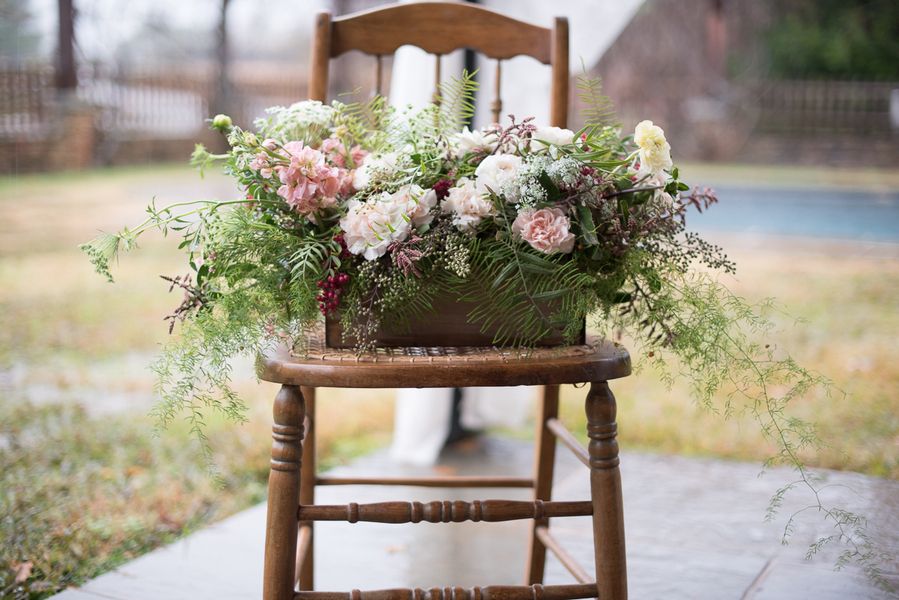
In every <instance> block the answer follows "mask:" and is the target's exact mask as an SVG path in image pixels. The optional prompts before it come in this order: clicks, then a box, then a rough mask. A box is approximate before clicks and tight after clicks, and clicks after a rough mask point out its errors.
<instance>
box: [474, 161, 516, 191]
mask: <svg viewBox="0 0 899 600" xmlns="http://www.w3.org/2000/svg"><path fill="white" fill-rule="evenodd" d="M520 167H521V158H520V157H518V156H515V155H514V154H493V155H491V156H488V157H487V158H485V159H484V160H482V161H481V164H479V165H478V168H477V169H475V172H474V175H475V186H476V187H477V189H478V193H479V194H489V193H490V192H493V193H494V194H500V193H502V188H503V185H505V184H506V183H508V182H509V181H512V180H513V179H515V176H516V175H518V169H519V168H520Z"/></svg>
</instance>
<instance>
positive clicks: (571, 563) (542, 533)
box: [534, 527, 590, 583]
mask: <svg viewBox="0 0 899 600" xmlns="http://www.w3.org/2000/svg"><path fill="white" fill-rule="evenodd" d="M534 534H535V535H536V536H537V539H538V540H540V542H541V543H542V544H543V545H544V546H545V547H546V549H547V550H549V551H550V552H552V553H553V554H555V556H556V558H558V559H559V562H560V563H562V566H563V567H565V568H566V569H568V572H569V573H571V575H572V577H574V578H575V579H576V580H577V581H578V583H590V576H589V575H588V574H587V571H585V570H584V568H583V567H582V566H581V565H579V564H578V562H577V561H576V560H574V557H573V556H571V555H570V554H568V552H567V551H566V550H565V548H563V547H562V546H561V545H559V541H558V540H557V539H556V538H554V537H553V536H552V534H551V533H550V532H549V529H547V528H546V527H537V528H536V529H534Z"/></svg>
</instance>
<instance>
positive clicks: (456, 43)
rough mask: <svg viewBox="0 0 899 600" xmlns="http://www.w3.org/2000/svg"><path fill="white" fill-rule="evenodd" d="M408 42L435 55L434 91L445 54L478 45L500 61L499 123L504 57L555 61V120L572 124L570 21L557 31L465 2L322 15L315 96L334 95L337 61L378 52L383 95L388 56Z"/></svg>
mask: <svg viewBox="0 0 899 600" xmlns="http://www.w3.org/2000/svg"><path fill="white" fill-rule="evenodd" d="M404 45H412V46H417V47H419V48H421V49H422V50H424V51H425V52H429V53H431V54H434V55H435V69H434V71H435V73H434V79H435V89H436V86H437V83H439V82H440V57H441V56H442V55H444V54H448V53H450V52H452V51H453V50H457V49H459V48H471V49H473V50H477V51H478V52H480V53H482V54H484V55H485V56H487V57H489V58H493V59H495V60H496V79H495V83H494V90H493V91H494V99H493V102H492V103H491V110H492V111H493V118H494V121H499V118H500V113H501V111H502V98H501V97H500V81H501V75H502V73H501V65H502V61H503V60H504V59H508V58H512V57H513V56H518V55H525V56H530V57H533V58H535V59H537V60H538V61H540V62H541V63H543V64H545V65H550V67H551V68H552V84H551V94H550V124H551V125H555V126H556V127H566V126H567V124H568V20H567V19H565V18H564V17H556V19H555V23H554V24H553V27H552V28H546V27H538V26H536V25H532V24H530V23H525V22H524V21H518V20H515V19H512V18H510V17H507V16H505V15H502V14H500V13H497V12H494V11H492V10H488V9H486V8H482V7H480V6H476V5H473V4H467V3H462V2H412V3H408V4H405V3H403V4H391V5H389V6H384V7H380V8H375V9H372V10H367V11H363V12H358V13H353V14H350V15H346V16H343V17H338V18H336V19H335V18H332V17H331V13H328V12H322V13H319V14H318V16H317V19H316V24H315V32H314V35H313V39H312V58H311V65H310V69H309V77H310V79H309V97H310V98H311V99H313V100H321V101H326V100H327V95H328V70H329V65H330V60H331V59H332V58H335V57H337V56H340V55H341V54H343V53H344V52H348V51H350V50H359V51H361V52H363V53H365V54H371V55H373V56H374V57H375V92H376V93H378V94H380V93H382V90H381V86H382V57H383V56H385V55H391V54H393V53H394V52H395V51H396V49H397V48H399V47H400V46H404Z"/></svg>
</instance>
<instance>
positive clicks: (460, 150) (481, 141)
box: [449, 126, 499, 158]
mask: <svg viewBox="0 0 899 600" xmlns="http://www.w3.org/2000/svg"><path fill="white" fill-rule="evenodd" d="M498 141H499V138H498V137H497V135H496V133H495V132H492V131H484V130H482V129H475V130H474V131H471V130H470V129H469V128H468V127H467V126H466V127H465V129H463V130H462V131H461V132H459V133H457V134H455V135H454V136H452V137H450V139H449V148H450V154H451V155H452V156H453V157H454V158H461V157H462V156H464V155H466V154H468V153H469V152H474V151H476V150H486V151H488V152H492V151H493V150H494V149H495V148H496V144H497V142H498Z"/></svg>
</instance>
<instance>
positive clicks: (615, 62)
mask: <svg viewBox="0 0 899 600" xmlns="http://www.w3.org/2000/svg"><path fill="white" fill-rule="evenodd" d="M378 4H381V3H380V2H376V1H365V0H331V1H326V0H303V1H299V0H268V1H267V2H253V1H252V0H196V1H193V2H183V1H177V0H131V1H129V2H127V3H126V2H122V1H120V0H0V541H2V543H0V597H7V595H9V596H10V597H22V598H32V597H43V596H46V595H49V594H50V593H51V592H53V591H55V590H58V589H61V588H63V587H65V586H67V585H69V584H72V583H77V582H81V581H84V580H85V579H86V578H89V577H92V576H94V575H96V574H98V573H101V572H103V571H106V570H108V569H109V568H111V567H113V566H115V565H118V564H120V563H122V562H123V561H125V560H127V559H129V558H131V557H134V556H136V555H139V554H141V553H143V552H145V551H147V550H148V549H151V548H153V547H155V546H158V545H159V544H162V543H164V542H166V541H169V540H171V539H174V538H175V537H178V536H180V535H183V534H184V533H185V532H189V531H192V530H194V529H196V528H197V527H200V526H202V525H204V524H206V523H209V522H210V521H213V520H216V519H220V518H222V517H223V516H226V515H228V514H231V513H233V512H235V511H237V510H240V509H242V508H245V507H247V506H250V505H251V504H253V503H256V502H259V501H261V500H262V499H263V498H264V492H265V481H266V477H267V473H268V453H269V441H268V439H269V435H270V429H269V427H270V421H269V418H270V417H269V406H270V404H269V402H270V398H272V397H273V395H274V389H273V387H272V386H270V385H268V384H259V383H257V382H256V380H255V379H254V377H253V369H252V364H250V363H247V364H242V365H236V366H235V383H236V386H237V388H238V389H239V390H240V391H241V392H242V393H243V394H244V396H245V397H246V398H247V399H248V401H249V403H250V406H251V411H250V415H249V417H250V422H249V423H248V424H246V425H244V426H240V427H238V426H234V425H231V424H227V423H223V422H218V421H216V420H214V419H213V420H211V421H210V423H209V426H210V441H211V443H212V445H213V447H214V449H215V452H216V461H217V465H218V468H219V470H220V473H221V477H222V482H223V484H224V487H223V488H221V487H216V485H215V484H214V483H213V482H212V480H211V479H210V478H209V477H208V475H207V472H206V468H205V464H204V461H203V458H202V456H201V453H200V452H199V450H198V447H197V446H196V445H195V444H194V443H193V442H192V441H190V438H189V436H188V435H187V433H186V429H187V428H186V426H182V425H181V424H180V423H179V424H176V425H175V426H174V427H173V428H172V429H170V430H168V431H165V432H159V433H158V434H154V431H153V421H152V419H150V418H149V417H148V416H147V413H148V411H149V410H150V409H151V407H152V405H153V378H152V374H151V373H150V372H149V371H148V369H147V365H148V364H149V362H150V361H151V360H152V357H153V355H154V353H155V351H156V349H157V348H158V346H159V344H161V343H165V341H166V339H167V338H168V335H169V334H168V331H167V323H165V322H163V320H162V317H163V316H164V315H166V314H168V313H169V312H170V311H171V308H172V307H174V306H176V305H177V304H178V303H179V302H180V298H179V297H177V294H173V293H169V290H168V286H167V284H166V283H165V282H163V281H162V280H161V279H159V277H158V276H159V275H161V274H168V275H173V274H179V273H182V272H184V271H185V270H186V265H185V264H184V261H183V259H182V257H181V255H180V254H179V253H178V251H177V250H176V246H177V242H176V241H175V240H173V239H170V240H165V239H163V238H162V237H161V236H155V237H153V236H150V237H148V238H146V239H145V241H144V243H143V247H142V248H141V250H140V251H138V252H136V253H134V254H133V255H130V256H128V257H127V258H126V259H125V264H124V265H123V266H122V268H120V269H116V270H115V274H116V275H117V280H118V281H117V283H116V285H109V284H108V283H106V282H105V281H104V280H103V279H101V278H100V277H98V276H96V275H94V274H93V273H92V270H91V267H90V265H89V264H88V261H87V260H86V258H85V257H84V256H83V255H81V254H80V252H79V251H78V250H77V247H76V246H77V244H78V243H80V242H83V241H86V240H87V239H89V238H91V237H93V235H94V234H95V232H96V231H97V230H98V229H103V230H113V229H118V228H121V227H122V226H123V225H126V224H132V223H136V222H138V221H140V220H141V219H142V215H143V208H144V207H145V206H146V205H147V204H148V203H149V202H150V201H151V200H152V199H154V198H155V199H156V201H157V203H158V204H166V203H168V202H172V201H177V200H185V199H199V198H210V197H230V196H232V195H234V194H235V193H237V190H235V189H234V186H233V185H232V184H231V182H230V181H229V180H228V179H226V178H224V176H219V175H216V174H215V173H211V174H207V175H206V178H205V179H201V178H200V177H199V175H198V174H197V173H195V172H194V171H192V170H191V169H190V168H189V167H188V166H187V157H188V156H189V154H190V151H191V150H192V149H193V145H194V143H196V142H203V143H206V144H207V145H210V146H212V147H221V140H220V139H218V137H217V136H216V135H214V134H212V133H211V132H210V131H209V130H208V129H207V127H206V123H204V119H206V118H207V117H209V116H211V115H213V114H216V113H220V112H223V113H228V114H230V115H232V117H233V118H234V120H235V122H236V123H237V124H239V125H243V126H246V125H249V124H250V123H251V121H252V119H253V118H254V117H257V116H260V115H261V114H262V112H263V109H264V108H265V107H267V106H271V105H276V104H289V103H291V102H294V101H297V100H300V99H304V98H305V97H306V89H307V62H308V47H309V42H310V34H311V27H312V23H313V19H314V15H315V13H316V12H317V11H318V10H322V9H327V10H330V11H332V12H333V13H335V14H343V13H347V12H352V11H356V10H361V9H365V8H370V7H372V6H375V5H378ZM482 4H484V5H486V6H488V7H490V8H495V9H497V10H500V11H503V12H507V13H509V14H513V15H515V16H517V17H519V18H523V19H530V20H533V21H534V22H537V23H539V24H542V25H548V24H549V20H548V16H551V15H552V14H553V12H554V10H553V9H556V10H558V11H559V12H561V13H564V14H570V19H571V30H572V36H573V40H574V46H575V48H574V50H573V53H572V57H571V64H572V73H573V74H577V73H579V72H580V71H581V70H582V69H581V67H580V65H581V64H582V61H583V70H584V71H586V72H587V73H588V74H590V75H596V76H599V77H601V78H602V80H603V84H604V89H605V92H606V94H608V95H609V96H610V97H611V99H612V100H613V102H614V103H615V105H616V107H617V109H618V116H619V118H620V120H621V122H622V124H623V127H624V130H625V131H629V130H630V129H631V128H632V127H633V125H634V124H635V123H636V122H638V121H639V120H642V119H652V120H653V121H654V122H655V123H656V124H659V125H661V126H662V127H663V128H664V129H665V131H666V134H667V137H668V139H669V140H670V141H671V144H672V147H673V156H674V159H675V162H676V163H678V164H679V165H680V166H681V173H682V177H683V179H685V180H686V181H688V182H690V183H692V184H695V185H711V186H713V187H715V189H716V190H717V191H718V193H719V197H720V199H721V202H720V204H719V205H717V206H715V207H713V209H712V210H710V211H709V212H708V213H707V214H704V215H701V216H696V218H694V219H692V221H691V222H690V226H691V227H692V228H694V229H696V230H698V231H700V232H701V233H703V234H704V235H706V236H707V237H708V238H710V239H712V240H713V241H715V242H716V243H720V244H721V245H723V246H724V247H725V248H726V249H727V250H728V252H729V253H730V256H731V258H733V259H735V260H736V262H737V264H738V267H739V268H738V273H737V276H736V277H734V278H731V280H730V281H729V285H730V286H731V287H732V288H733V289H734V290H735V291H736V292H738V293H740V294H742V295H744V296H746V297H748V298H749V299H751V300H754V301H761V300H763V299H764V298H766V297H769V296H771V297H775V298H777V299H778V301H779V303H780V306H781V307H782V311H780V312H776V313H774V314H772V318H773V319H774V320H775V322H776V323H777V324H778V328H779V333H778V337H777V339H776V340H775V343H777V344H779V345H781V346H783V347H784V348H786V349H788V350H789V351H790V352H792V353H793V354H794V356H795V357H796V358H797V359H798V360H799V361H800V362H801V363H802V364H804V365H806V366H808V367H810V368H813V369H817V370H819V371H821V372H823V373H825V374H826V375H828V376H829V377H831V378H832V379H833V380H834V382H835V384H836V385H837V386H838V387H839V388H840V389H841V390H843V391H845V392H846V395H845V396H839V395H838V396H837V397H834V398H825V397H808V398H804V399H802V400H801V401H797V402H796V403H795V406H794V407H793V410H794V411H795V413H796V414H797V415H799V416H802V417H805V418H808V419H811V420H813V421H816V422H817V423H818V426H819V432H820V436H821V438H822V440H823V441H824V442H825V444H826V446H825V447H824V448H823V449H821V450H820V451H819V452H817V453H814V454H810V455H809V456H808V460H809V461H810V462H811V463H812V464H814V465H816V466H821V467H827V468H833V469H841V470H852V471H857V472H860V473H864V474H868V475H873V476H877V477H886V478H890V479H897V478H899V399H897V398H899V396H897V394H896V391H897V390H899V366H897V365H899V361H897V360H896V356H897V353H899V342H897V332H899V4H897V3H896V2H894V1H893V0H758V1H754V2H742V1H738V0H645V1H642V0H631V1H629V2H620V3H619V2H612V1H611V0H597V1H596V2H585V1H576V0H566V1H561V0H560V1H558V2H554V3H552V5H551V6H547V3H541V7H540V9H539V10H537V9H534V12H533V14H531V13H529V12H528V11H527V10H525V9H523V8H522V7H523V6H525V5H526V4H527V3H521V2H513V1H512V0H491V1H486V2H482ZM613 17H614V18H613ZM583 38H595V39H594V41H595V43H593V44H592V45H591V46H590V49H589V50H579V49H578V42H577V40H578V39H583ZM597 40H598V41H597ZM515 60H516V61H525V62H524V63H523V64H524V66H523V67H522V68H523V69H530V68H532V67H533V66H534V64H535V63H532V62H531V63H529V62H527V61H528V60H529V59H515ZM513 62H514V61H513ZM372 63H373V59H371V58H370V57H364V56H361V55H356V54H355V53H354V54H350V55H347V56H344V57H341V58H339V59H337V60H336V61H335V65H334V67H333V71H332V73H334V75H333V76H332V80H331V91H332V97H334V95H336V94H338V93H340V92H344V91H351V90H354V89H356V88H357V87H358V88H359V89H360V90H362V91H361V92H360V93H361V94H368V93H369V90H370V89H371V88H372V83H373V78H374V69H373V64H372ZM387 64H388V65H389V64H390V63H389V62H388V63H387ZM484 66H486V65H484ZM488 70H489V69H484V70H483V72H484V73H486V72H487V71H488ZM514 72H515V71H514V68H512V69H510V70H509V71H507V73H514ZM425 80H426V81H427V84H426V85H428V86H430V85H431V80H430V74H429V75H428V76H427V77H426V78H425ZM515 85H516V83H515V77H514V75H512V74H507V75H506V79H505V80H504V83H503V86H504V90H505V91H506V93H507V95H506V97H505V100H506V106H507V107H508V110H509V111H511V112H515V106H516V104H515V102H516V98H515V94H516V91H515V90H516V88H515V87H514V86H515ZM484 89H485V90H489V89H490V88H489V86H486V85H485V86H484ZM530 93H531V91H530V90H529V91H527V92H521V93H520V95H521V96H522V98H519V99H521V100H524V98H523V96H524V95H525V94H527V95H530ZM547 96H548V92H547ZM572 96H573V100H572V107H571V114H572V123H571V125H572V127H573V128H574V129H576V128H577V126H578V103H577V100H576V95H574V94H573V95H572ZM544 97H545V96H540V102H541V103H542V102H543V98H544ZM491 99H492V98H491V97H484V98H481V99H480V105H481V106H486V105H487V104H489V102H490V100H491ZM516 114H517V113H516ZM518 116H525V115H521V114H518ZM485 122H486V121H485V120H484V119H481V123H480V124H484V123H485ZM798 321H801V323H798ZM635 358H638V359H639V357H635ZM616 393H617V395H618V396H619V401H620V409H619V410H620V412H619V414H620V419H619V422H620V423H621V425H620V427H621V444H622V447H623V448H625V449H629V450H638V451H644V452H653V453H670V454H680V455H700V456H713V457H719V458H726V459H741V460H751V461H760V460H763V459H765V458H766V457H767V456H768V455H769V453H770V452H771V446H770V445H769V444H768V443H767V442H766V441H765V439H764V438H763V436H762V435H761V433H760V432H759V428H758V426H757V425H755V424H754V423H753V421H752V420H751V418H750V417H749V416H747V415H743V414H739V413H738V414H736V415H734V416H733V417H731V418H729V419H727V420H724V418H723V417H722V416H721V415H716V414H710V413H708V412H707V411H706V410H704V409H703V408H701V407H697V406H695V405H694V404H693V403H692V401H691V400H690V398H689V395H688V393H687V392H686V390H684V389H681V388H679V387H678V386H677V385H675V386H674V388H673V389H671V390H669V389H667V388H666V387H665V385H664V384H663V383H662V382H661V381H660V380H659V379H658V377H656V376H655V375H654V374H653V373H652V372H650V371H643V372H641V373H639V374H638V375H637V376H635V377H631V378H628V379H627V380H626V381H624V382H622V383H621V384H620V385H618V386H617V387H616ZM581 398H582V392H581V391H576V390H573V389H567V390H564V391H563V415H564V420H565V421H567V423H568V425H569V426H571V428H572V429H574V430H575V431H580V430H582V429H583V418H582V416H581V405H580V403H581ZM319 411H320V412H321V418H320V422H321V423H322V424H323V428H324V429H323V430H322V431H321V433H320V441H321V444H322V447H321V456H322V460H323V463H324V466H325V467H327V466H329V465H335V464H339V463H341V462H344V461H347V460H350V459H351V458H353V457H355V456H358V455H360V454H363V453H366V452H368V451H370V450H372V449H374V448H378V447H382V446H384V445H386V444H387V443H388V442H389V440H390V434H391V426H392V394H390V393H387V392H357V391H339V390H329V391H327V392H326V394H324V395H323V397H322V400H321V401H320V402H319ZM527 431H529V430H527ZM527 431H525V434H526V433H527ZM498 433H499V434H500V435H510V436H518V435H520V434H521V432H518V431H505V432H498ZM14 590H18V591H14ZM23 590H24V591H23ZM14 594H15V595H14Z"/></svg>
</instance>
